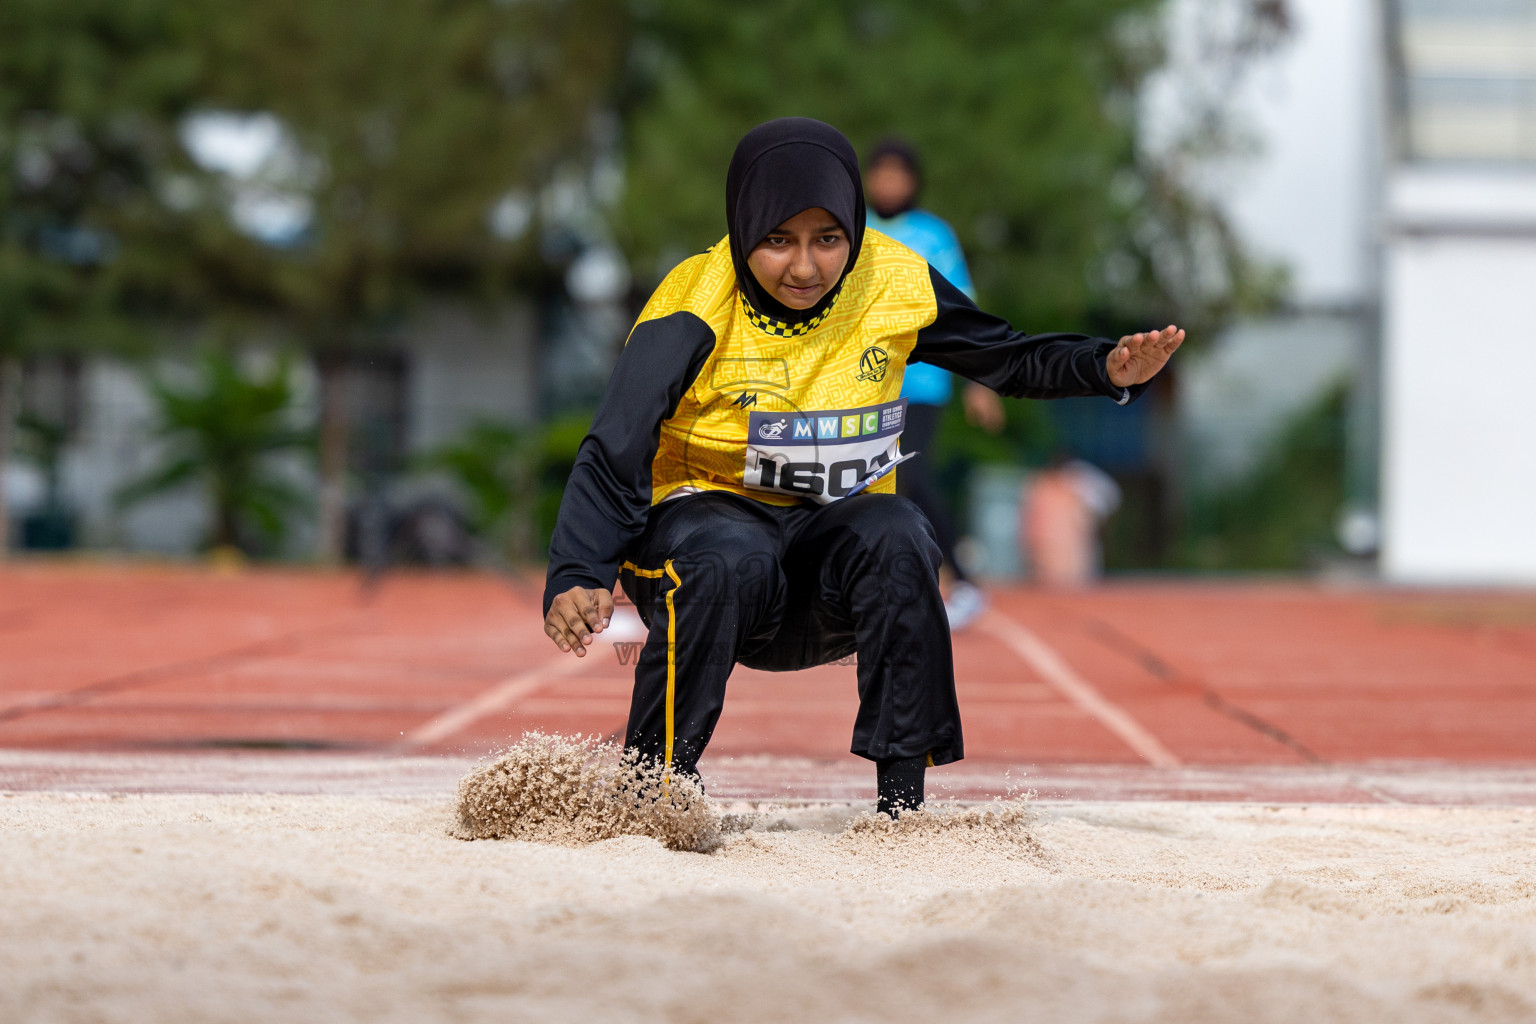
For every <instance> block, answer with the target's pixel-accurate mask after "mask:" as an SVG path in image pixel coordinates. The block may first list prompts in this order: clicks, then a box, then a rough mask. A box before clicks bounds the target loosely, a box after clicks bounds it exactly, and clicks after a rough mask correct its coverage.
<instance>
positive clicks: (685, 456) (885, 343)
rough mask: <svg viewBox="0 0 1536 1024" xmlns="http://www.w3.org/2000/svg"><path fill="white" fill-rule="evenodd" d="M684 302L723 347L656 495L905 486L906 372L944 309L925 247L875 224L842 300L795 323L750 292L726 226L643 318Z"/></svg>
mask: <svg viewBox="0 0 1536 1024" xmlns="http://www.w3.org/2000/svg"><path fill="white" fill-rule="evenodd" d="M678 312H688V313H692V314H694V315H695V316H697V317H698V318H699V319H701V320H703V321H704V322H705V323H706V324H707V325H708V326H709V328H710V330H712V331H713V332H714V335H715V347H714V351H713V352H712V353H711V354H710V356H709V358H708V360H707V361H706V362H705V364H704V366H703V368H702V369H701V370H700V371H699V375H698V377H697V378H696V379H695V380H694V382H693V385H692V387H690V388H689V389H688V391H687V392H686V393H685V394H684V395H683V397H682V399H681V401H679V402H678V406H677V410H676V411H675V412H674V413H673V415H672V416H671V418H669V419H667V420H665V421H664V422H663V423H662V425H661V445H660V447H659V448H658V449H657V452H656V459H655V461H654V462H653V463H652V467H651V487H652V492H651V503H652V504H653V505H654V504H656V503H658V502H661V501H663V500H665V499H666V498H667V497H669V496H671V495H674V494H677V493H690V492H693V491H701V490H712V491H730V492H731V493H733V494H740V495H743V496H745V497H748V498H753V499H755V500H758V501H763V502H767V503H769V504H774V505H792V504H795V503H796V502H798V501H800V500H802V499H803V498H810V499H812V500H814V501H818V502H828V501H835V500H837V499H839V498H842V497H846V496H848V495H849V494H850V493H857V492H858V491H860V490H864V489H867V490H869V491H872V492H891V491H894V490H895V487H896V477H895V471H894V468H893V467H894V462H895V461H896V460H897V459H898V455H897V452H898V445H899V438H900V434H901V428H902V427H903V426H904V425H905V413H906V402H905V400H903V399H901V398H900V395H901V381H902V375H903V373H904V371H905V369H906V365H907V356H908V355H909V354H910V353H911V351H912V346H913V344H914V343H915V341H916V339H917V332H918V331H919V330H920V329H922V328H923V327H926V326H928V325H929V324H931V323H932V322H933V320H934V318H935V316H937V303H936V302H935V299H934V294H933V285H932V282H931V281H930V279H929V276H928V264H927V262H926V261H924V260H923V258H922V257H920V256H918V255H917V254H916V253H914V252H912V250H910V249H908V248H907V247H906V246H904V245H901V244H900V243H899V242H896V241H894V240H893V239H891V238H889V237H887V236H886V235H883V234H881V233H879V232H878V231H866V232H865V234H864V245H863V248H862V249H861V251H860V252H859V259H858V263H857V264H856V265H855V266H854V269H853V272H852V273H850V274H849V275H848V277H847V278H846V279H845V280H844V281H843V286H842V290H841V291H840V292H839V293H838V296H837V301H836V302H835V303H833V304H832V306H831V307H830V308H829V309H828V310H827V311H826V312H825V313H824V314H823V315H822V316H821V318H820V319H819V321H816V322H813V323H806V324H800V325H788V324H784V323H782V322H777V321H773V320H769V319H768V318H766V317H763V316H761V315H760V314H758V312H757V311H756V310H753V309H751V308H750V307H749V306H747V305H746V303H745V302H744V301H743V300H742V294H741V291H740V290H739V289H738V288H737V287H736V273H735V270H734V268H733V267H732V264H731V253H730V243H729V240H728V239H721V240H720V241H719V242H718V243H716V244H715V245H714V246H713V247H711V248H710V249H709V250H708V251H707V252H704V253H701V254H699V255H698V256H694V257H692V258H691V259H688V260H685V261H684V262H683V263H681V264H679V265H678V266H677V267H676V268H675V269H674V270H673V271H672V272H671V273H670V274H668V275H667V279H666V280H665V281H663V282H662V284H661V286H660V287H659V288H657V289H656V292H655V294H654V295H652V296H651V299H650V301H649V302H648V303H646V306H645V309H644V310H643V311H642V312H641V314H640V320H639V323H644V322H645V321H647V320H654V319H657V318H659V317H664V316H668V315H670V314H672V313H678Z"/></svg>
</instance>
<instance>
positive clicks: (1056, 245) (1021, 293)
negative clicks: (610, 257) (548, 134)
mask: <svg viewBox="0 0 1536 1024" xmlns="http://www.w3.org/2000/svg"><path fill="white" fill-rule="evenodd" d="M1228 6H1234V5H1232V4H1228ZM1237 6H1240V7H1241V11H1240V12H1239V14H1240V17H1239V18H1238V19H1236V21H1235V24H1236V26H1237V27H1236V28H1235V29H1234V31H1233V32H1232V34H1231V35H1230V37H1229V38H1228V40H1227V41H1226V49H1225V51H1224V52H1223V53H1222V54H1220V55H1210V59H1212V60H1215V59H1217V56H1220V57H1221V58H1222V59H1232V60H1233V61H1234V62H1235V63H1239V64H1240V63H1241V59H1242V58H1244V57H1246V56H1247V55H1249V54H1251V53H1252V52H1254V51H1256V50H1259V49H1262V48H1264V47H1265V46H1266V45H1270V44H1272V42H1273V40H1274V38H1276V37H1277V35H1278V33H1279V31H1280V30H1279V29H1278V28H1276V27H1275V26H1274V22H1275V19H1276V18H1277V17H1278V18H1281V19H1282V21H1283V11H1282V12H1281V13H1280V14H1278V15H1277V14H1276V13H1275V11H1273V10H1271V8H1274V7H1275V6H1276V5H1275V4H1273V3H1268V4H1264V3H1261V4H1249V3H1247V0H1243V3H1242V4H1241V5H1237ZM1164 7H1165V4H1164V2H1163V0H1066V2H1058V3H976V2H974V0H876V2H868V3H858V4H828V3H818V2H815V0H772V2H765V3H753V4H746V3H739V2H726V3H721V2H718V0H659V2H658V3H656V4H654V5H652V6H651V11H652V13H650V14H649V15H648V16H646V17H645V18H643V19H641V20H640V22H639V24H638V25H637V28H636V32H637V36H638V42H637V45H636V53H637V60H636V62H635V65H636V68H637V73H638V74H639V76H640V87H639V88H637V90H636V91H635V92H634V93H633V96H632V99H631V105H630V107H629V113H628V119H627V120H628V125H629V134H628V156H629V164H628V168H629V199H628V203H627V205H626V207H625V210H624V213H625V220H624V227H625V229H626V231H625V234H626V239H627V244H628V246H629V248H630V250H631V252H632V253H634V255H635V256H636V258H637V265H638V266H639V267H641V268H642V270H644V271H653V272H654V273H655V274H657V275H659V273H662V272H664V271H665V270H666V269H668V268H669V267H670V265H671V264H672V263H674V262H675V261H676V260H677V259H679V258H681V257H682V256H685V255H689V254H691V253H693V252H697V251H699V250H700V249H702V248H704V247H705V246H707V245H710V244H712V243H713V242H715V241H716V240H717V239H719V238H720V237H721V236H722V235H724V233H725V223H724V179H725V173H724V172H725V167H726V165H727V163H728V162H729V160H730V155H731V151H732V149H733V148H734V146H735V144H736V141H737V140H738V139H739V138H740V137H741V135H742V133H743V132H744V131H745V130H746V129H748V128H750V127H751V126H752V125H754V124H756V123H758V122H760V121H763V120H766V119H768V118H771V117H778V116H784V115H789V114H797V115H805V116H810V117H817V118H820V119H822V120H825V121H828V122H830V123H832V124H835V125H837V126H838V127H839V128H841V129H842V130H843V131H844V132H845V133H846V134H847V135H848V136H849V138H850V139H851V140H852V141H853V143H854V145H855V146H857V147H860V148H861V149H863V148H866V147H868V146H870V145H871V144H873V143H874V142H875V141H876V140H878V139H879V138H881V137H884V136H888V135H900V136H903V137H906V138H908V139H910V140H911V141H912V142H913V143H915V144H916V146H917V147H918V148H919V150H920V151H921V152H922V154H923V156H924V161H925V179H926V185H925V191H926V205H928V206H930V207H932V208H934V209H936V210H938V211H939V212H940V213H941V214H942V215H943V216H945V218H946V219H948V220H949V221H950V222H951V223H952V224H953V225H954V226H955V228H956V230H957V233H958V234H959V235H960V238H961V241H962V243H963V244H964V246H965V248H966V251H967V252H969V253H971V254H972V255H973V257H974V259H973V271H974V272H975V276H976V283H977V287H978V289H979V291H980V294H981V297H982V301H983V304H984V305H985V306H986V308H988V309H993V310H996V311H997V312H999V313H1003V314H1005V315H1007V316H1009V317H1010V318H1012V319H1013V320H1015V321H1016V322H1017V323H1019V324H1020V325H1023V326H1028V327H1031V328H1032V329H1036V330H1045V329H1049V328H1050V327H1059V326H1060V325H1076V324H1083V323H1085V322H1087V321H1092V322H1094V323H1097V324H1103V325H1104V326H1103V327H1102V328H1101V329H1106V330H1107V329H1110V325H1115V326H1118V325H1121V324H1124V325H1132V324H1135V325H1140V326H1142V327H1145V326H1146V325H1148V324H1149V323H1157V324H1162V323H1167V322H1169V321H1171V320H1173V319H1177V320H1178V321H1179V322H1180V323H1181V324H1185V325H1187V326H1189V327H1191V328H1197V327H1203V326H1205V325H1208V324H1210V323H1212V322H1213V321H1214V320H1215V319H1216V318H1218V317H1219V316H1220V315H1222V314H1224V313H1225V312H1226V311H1228V310H1229V309H1230V308H1231V307H1232V305H1233V304H1234V303H1235V302H1244V301H1248V300H1250V299H1253V298H1257V297H1262V296H1263V295H1264V294H1265V293H1266V289H1265V288H1264V285H1265V284H1266V278H1265V275H1264V274H1262V273H1261V272H1260V268H1257V267H1255V266H1254V265H1253V264H1252V263H1251V262H1250V261H1249V260H1248V259H1247V257H1246V255H1245V254H1244V253H1243V251H1242V249H1241V247H1240V246H1238V245H1237V244H1236V242H1235V240H1234V236H1233V235H1232V233H1231V231H1230V230H1229V228H1228V227H1227V225H1226V224H1225V221H1224V220H1223V219H1222V217H1221V215H1220V213H1219V212H1218V211H1217V209H1216V208H1215V207H1214V206H1213V205H1212V204H1211V203H1210V202H1209V201H1208V200H1206V199H1204V198H1203V197H1202V196H1201V194H1200V193H1199V192H1198V191H1197V190H1196V189H1195V188H1193V187H1192V184H1191V182H1190V181H1188V180H1186V179H1187V178H1188V177H1189V175H1190V174H1192V173H1193V171H1194V170H1195V168H1194V167H1193V166H1191V165H1190V163H1189V161H1190V158H1191V157H1192V155H1198V156H1200V157H1202V158H1205V157H1211V156H1219V155H1221V153H1222V151H1223V147H1224V146H1227V145H1232V144H1235V143H1236V141H1237V140H1236V139H1234V138H1233V137H1232V136H1231V133H1230V131H1229V126H1228V125H1227V122H1226V121H1225V120H1224V119H1223V117H1222V116H1221V110H1220V109H1219V104H1218V105H1217V106H1213V107H1212V109H1211V110H1210V111H1209V112H1207V113H1208V116H1202V117H1197V118H1194V119H1193V123H1194V128H1193V129H1192V131H1191V132H1190V135H1191V139H1190V140H1189V141H1188V144H1187V145H1182V146H1178V147H1172V148H1169V149H1168V150H1166V151H1165V154H1164V156H1165V158H1154V157H1153V156H1151V155H1149V153H1148V152H1147V151H1146V150H1144V149H1143V148H1142V147H1139V146H1138V128H1139V122H1140V115H1139V110H1140V106H1139V103H1138V98H1139V96H1140V94H1141V90H1142V88H1143V86H1144V84H1145V83H1146V81H1147V80H1148V77H1149V75H1150V74H1151V73H1153V72H1154V71H1156V70H1157V69H1158V68H1159V67H1160V66H1161V65H1162V63H1163V60H1164V48H1163V28H1162V24H1163V22H1162V20H1161V19H1162V17H1163V14H1164Z"/></svg>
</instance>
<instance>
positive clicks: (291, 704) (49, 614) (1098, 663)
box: [0, 562, 1536, 802]
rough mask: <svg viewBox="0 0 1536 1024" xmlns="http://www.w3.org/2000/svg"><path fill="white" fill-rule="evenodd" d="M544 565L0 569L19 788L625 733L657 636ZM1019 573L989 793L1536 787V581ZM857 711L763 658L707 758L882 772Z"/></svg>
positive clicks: (992, 718)
mask: <svg viewBox="0 0 1536 1024" xmlns="http://www.w3.org/2000/svg"><path fill="white" fill-rule="evenodd" d="M538 587H539V581H536V580H533V579H531V578H530V579H525V580H513V581H509V580H506V579H503V578H499V577H493V576H488V575H476V574H430V575H428V574H401V575H395V576H390V577H388V578H386V579H385V580H384V581H383V583H382V584H381V585H379V586H377V587H375V588H373V589H371V590H368V589H364V588H363V587H362V586H360V584H359V582H358V579H357V577H356V576H355V575H352V574H349V573H324V572H302V571H267V570H259V571H246V572H242V573H237V574H232V575H231V574H219V573H217V572H215V571H212V570H203V569H199V568H187V567H174V566H144V565H140V564H133V565H117V564H89V563H25V562H24V563H19V564H16V565H12V566H8V567H4V568H0V751H7V752H9V754H8V757H9V759H8V760H6V759H0V788H4V787H6V786H11V787H12V788H18V787H21V786H22V783H24V782H25V783H26V785H27V786H28V787H30V786H31V785H32V783H31V782H27V781H26V779H31V780H33V782H35V778H34V776H32V775H28V776H27V777H26V779H23V780H22V782H18V779H21V775H24V774H25V772H22V769H21V768H18V767H17V766H18V765H22V764H23V763H30V764H34V765H36V764H42V763H44V762H42V761H37V760H36V758H37V757H42V756H43V752H53V753H54V754H56V753H57V752H69V753H70V754H82V753H85V752H98V753H115V754H118V755H125V754H135V755H144V754H147V753H152V752H160V753H162V754H163V753H167V752H175V753H177V754H181V755H187V754H200V755H202V756H205V757H206V756H209V755H211V754H220V755H227V754H240V755H242V756H245V757H253V756H257V755H259V754H262V753H265V754H266V755H267V756H271V755H272V753H273V752H275V751H281V752H285V756H289V757H292V755H293V752H297V751H323V752H327V753H328V754H329V755H330V756H332V757H335V756H337V755H347V754H350V755H366V756H368V757H370V758H372V759H373V760H374V761H378V758H379V755H390V756H391V761H392V763H395V764H397V765H398V764H404V763H406V762H405V761H402V760H401V758H402V757H404V758H406V759H407V760H408V759H409V758H411V757H418V756H421V755H430V756H436V757H441V756H444V755H448V756H450V757H452V758H453V759H455V760H454V762H453V763H454V764H458V763H459V759H463V758H469V757H474V756H478V755H482V754H485V753H487V752H491V751H493V750H495V749H496V748H497V747H499V746H502V745H504V744H505V743H506V742H508V740H509V739H513V738H515V737H517V736H519V735H521V734H522V732H523V731H524V730H528V729H542V730H545V731H559V732H567V733H573V732H574V733H598V734H602V735H613V734H615V733H617V732H618V731H620V730H621V729H622V728H623V724H624V719H625V714H626V711H627V708H628V695H629V688H630V680H631V676H630V669H629V667H628V666H627V665H626V664H624V656H625V655H626V654H627V653H628V652H627V651H626V649H625V648H624V647H623V646H622V644H620V645H614V644H609V643H605V644H601V645H599V646H598V647H596V648H594V649H593V652H592V654H591V656H589V657H587V658H584V659H579V660H578V659H575V658H573V657H571V656H569V655H560V654H559V652H557V651H556V650H555V649H554V648H553V647H552V646H551V645H550V643H549V641H548V640H547V639H546V638H545V637H544V635H543V633H542V630H541V628H540V617H539V614H538ZM992 596H993V608H992V611H991V612H990V613H989V614H988V616H987V617H986V618H984V619H983V620H982V622H981V623H980V624H979V625H978V626H976V627H974V628H972V629H971V630H969V631H967V632H965V633H964V634H961V635H960V636H958V637H956V644H955V662H956V671H957V680H958V685H959V691H960V700H961V709H962V712H963V714H964V716H965V728H966V751H967V755H968V756H967V759H966V761H965V762H963V763H962V764H961V765H957V766H954V767H953V768H950V769H941V770H939V771H936V772H935V773H934V774H933V778H934V781H935V783H936V784H940V785H942V784H943V780H944V779H945V778H946V777H948V778H949V779H950V780H951V782H952V783H953V789H954V791H955V792H957V793H958V794H960V795H985V794H987V793H990V792H996V791H997V790H998V789H1000V788H1001V787H1003V786H1004V785H1006V784H1008V783H1010V782H1011V783H1018V782H1020V781H1022V782H1023V783H1024V784H1027V785H1033V786H1036V787H1037V788H1041V789H1042V792H1043V791H1045V790H1046V789H1050V790H1051V791H1052V792H1053V793H1055V794H1056V795H1069V796H1070V795H1118V796H1143V797H1146V796H1196V797H1206V798H1222V799H1225V798H1234V797H1241V796H1247V797H1253V798H1259V799H1277V800H1278V799H1350V800H1354V799H1365V800H1370V799H1388V800H1394V799H1407V800H1416V799H1427V798H1425V797H1424V796H1423V793H1424V792H1425V791H1426V789H1425V786H1426V785H1427V784H1426V783H1424V781H1423V778H1422V777H1421V776H1424V773H1426V772H1429V773H1440V776H1441V777H1447V776H1446V773H1448V772H1449V773H1450V774H1451V775H1456V773H1458V772H1459V773H1461V774H1460V775H1456V777H1457V778H1459V779H1461V780H1462V781H1461V782H1456V783H1455V784H1454V785H1453V786H1452V787H1451V789H1453V790H1456V791H1457V792H1463V793H1465V792H1470V790H1468V789H1467V788H1466V787H1467V786H1472V787H1473V788H1476V786H1477V785H1481V784H1482V783H1480V782H1478V783H1474V782H1468V781H1467V780H1468V779H1473V778H1474V776H1475V778H1476V779H1478V780H1485V781H1486V780H1487V779H1489V778H1496V779H1502V780H1503V782H1500V783H1497V784H1495V785H1493V789H1492V790H1488V792H1492V791H1494V790H1497V791H1498V792H1499V793H1502V794H1503V797H1502V799H1513V798H1512V797H1511V796H1510V794H1514V793H1516V792H1517V791H1518V792H1519V793H1522V794H1530V793H1536V788H1533V787H1536V593H1530V592H1523V593H1522V592H1514V593H1510V592H1506V593H1470V592H1452V593H1448V592H1411V591H1398V590H1384V589H1328V588H1325V587H1322V586H1318V585H1312V584H1306V583H1257V582H1247V583H1244V582H1221V583H1190V582H1178V583H1168V582H1153V583H1147V582H1138V583H1117V584H1112V585H1108V586H1104V587H1101V588H1097V589H1094V590H1088V591H1082V592H1074V593H1065V594H1064V593H1050V592H1043V591H1037V590H1029V589H1007V590H997V591H994V592H993V595H992ZM854 706H855V698H854V670H853V668H852V667H849V666H829V667H824V668H819V669H814V670H811V671H806V672H800V673H791V674H768V673H761V672H754V671H750V670H747V669H741V668H738V669H737V671H736V673H735V675H734V676H733V677H732V680H731V688H730V693H729V695H728V697H727V701H726V708H725V713H724V715H723V716H722V718H721V721H720V725H719V728H718V730H717V732H716V734H715V739H714V743H713V745H712V746H711V748H710V752H709V755H708V757H707V758H706V760H705V762H704V765H703V767H704V769H705V772H706V777H707V778H713V779H715V780H717V783H716V784H717V785H718V786H721V787H723V789H724V790H725V791H731V792H736V793H741V794H761V795H771V794H777V795H783V794H785V793H793V794H799V795H804V796H832V795H840V794H846V793H852V792H862V790H863V789H864V788H867V783H866V782H865V781H864V780H865V779H866V777H867V776H868V775H869V774H872V773H870V772H869V770H868V766H867V764H866V763H864V762H862V761H860V760H859V759H857V758H854V757H852V756H851V755H849V754H848V753H847V743H848V737H849V730H850V727H851V722H852V716H853V711H854ZM26 751H32V752H34V753H35V756H34V759H33V761H30V762H27V761H26V759H25V757H24V756H23V753H22V752H26ZM29 756H31V755H29ZM47 763H49V764H60V763H63V762H57V761H50V762H47ZM99 763H102V762H98V764H99ZM124 763H134V764H137V763H140V762H134V761H131V759H130V762H124ZM411 763H416V762H411ZM146 770H147V769H146ZM18 772H20V773H21V774H18ZM1468 773H1472V774H1468ZM1490 773H1492V774H1490ZM1500 773H1503V774H1500ZM429 774H430V772H429ZM1425 777H1427V776H1425ZM1413 779H1417V780H1418V781H1411V780H1413ZM1403 780H1410V781H1406V782H1405V781H1403ZM1457 786H1461V789H1456V787H1457ZM1501 786H1502V789H1501V788H1500V787H1501ZM1052 787H1054V788H1052ZM1416 787H1417V788H1416ZM1429 789H1435V787H1434V786H1430V787H1429ZM1436 791H1437V792H1442V793H1444V792H1449V790H1446V789H1445V788H1444V787H1443V786H1441V787H1440V788H1439V789H1438V790H1436ZM1479 792H1483V790H1479ZM1405 794H1406V795H1405ZM1415 794H1417V795H1415ZM1490 799H1493V798H1490ZM1519 802H1529V800H1527V799H1526V798H1525V797H1524V796H1521V797H1520V798H1519Z"/></svg>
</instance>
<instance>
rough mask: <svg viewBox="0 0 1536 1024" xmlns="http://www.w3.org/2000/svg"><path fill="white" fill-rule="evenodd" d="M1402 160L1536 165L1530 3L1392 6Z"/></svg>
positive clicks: (1533, 11)
mask: <svg viewBox="0 0 1536 1024" xmlns="http://www.w3.org/2000/svg"><path fill="white" fill-rule="evenodd" d="M1391 9H1392V11H1393V14H1394V19H1393V22H1392V24H1391V26H1390V27H1391V33H1392V44H1393V57H1394V65H1395V66H1394V69H1393V70H1394V78H1395V82H1394V85H1395V90H1394V91H1395V93H1396V99H1397V104H1396V106H1397V118H1398V126H1399V132H1398V135H1399V140H1400V143H1401V149H1402V155H1403V156H1404V157H1406V158H1407V159H1410V160H1424V161H1465V162H1482V163H1487V162H1499V163H1508V162H1531V161H1536V0H1396V3H1395V5H1393V7H1392V8H1391Z"/></svg>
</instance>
